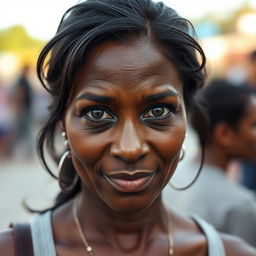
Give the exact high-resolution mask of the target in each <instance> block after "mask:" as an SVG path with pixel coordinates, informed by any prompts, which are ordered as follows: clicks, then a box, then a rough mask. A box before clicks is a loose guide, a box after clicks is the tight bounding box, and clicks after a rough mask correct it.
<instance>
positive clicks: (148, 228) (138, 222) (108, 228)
mask: <svg viewBox="0 0 256 256" xmlns="http://www.w3.org/2000/svg"><path fill="white" fill-rule="evenodd" d="M77 207H78V208H77V211H78V218H79V220H80V224H81V227H82V229H83V230H84V231H85V233H86V235H87V237H88V238H90V236H91V237H94V238H95V237H96V239H98V240H102V241H103V240H104V241H106V237H108V241H109V242H110V243H111V244H112V245H115V246H116V247H117V248H118V249H121V250H123V251H131V250H137V249H138V248H141V247H142V246H143V244H144V245H146V241H149V240H150V239H151V238H152V237H153V235H154V234H155V232H161V233H163V232H164V233H167V232H168V228H167V223H168V219H167V218H168V216H167V214H166V212H165V208H164V206H163V204H162V200H161V198H158V199H156V201H155V202H154V203H153V204H152V205H151V206H150V207H149V208H148V209H146V210H143V211H139V212H130V213H119V212H116V211H114V210H112V209H111V208H110V207H108V206H107V205H106V204H104V203H103V202H102V201H101V199H99V198H97V197H96V196H95V195H93V194H92V193H91V192H90V191H88V190H87V189H85V188H83V190H82V194H81V195H80V198H79V201H78V204H77ZM91 234H92V235H91Z"/></svg>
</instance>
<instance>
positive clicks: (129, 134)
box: [110, 120, 150, 163]
mask: <svg viewBox="0 0 256 256" xmlns="http://www.w3.org/2000/svg"><path fill="white" fill-rule="evenodd" d="M110 151H111V152H110V153H111V154H112V155H113V156H115V157H117V158H119V159H122V160H124V161H125V162H128V163H131V162H135V161H137V160H138V159H140V158H142V157H143V156H145V155H146V154H148V153H149V151H150V147H149V145H148V144H147V143H146V140H145V136H144V135H143V132H142V131H140V129H139V127H138V126H137V127H136V125H135V124H134V123H133V121H132V120H129V121H127V122H125V123H124V124H123V126H122V128H121V127H120V131H117V134H116V137H115V141H114V143H113V144H112V146H111V149H110Z"/></svg>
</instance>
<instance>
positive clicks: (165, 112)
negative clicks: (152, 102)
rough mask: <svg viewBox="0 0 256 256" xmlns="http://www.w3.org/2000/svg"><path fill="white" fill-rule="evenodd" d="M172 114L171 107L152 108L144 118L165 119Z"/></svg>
mask: <svg viewBox="0 0 256 256" xmlns="http://www.w3.org/2000/svg"><path fill="white" fill-rule="evenodd" d="M170 113H171V109H170V107H166V106H154V107H152V108H150V109H149V110H148V111H147V112H146V113H145V114H144V117H146V118H151V117H152V118H164V117H167V116H169V114H170Z"/></svg>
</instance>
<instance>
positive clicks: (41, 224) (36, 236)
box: [30, 211, 56, 256]
mask: <svg viewBox="0 0 256 256" xmlns="http://www.w3.org/2000/svg"><path fill="white" fill-rule="evenodd" d="M30 227H31V234H32V241H33V247H34V256H56V250H55V245H54V240H53V235H52V223H51V212H50V211H48V212H46V213H45V214H42V215H39V216H36V217H34V218H32V220H31V222H30Z"/></svg>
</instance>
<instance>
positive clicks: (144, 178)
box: [104, 170, 156, 192]
mask: <svg viewBox="0 0 256 256" xmlns="http://www.w3.org/2000/svg"><path fill="white" fill-rule="evenodd" d="M155 174H156V172H155V171H139V170H136V171H133V172H132V173H131V172H129V171H121V172H114V173H110V174H108V175H104V177H105V179H106V180H107V181H108V182H109V184H110V185H111V186H112V187H114V188H115V189H116V190H118V191H120V192H140V191H142V190H144V189H146V188H147V187H148V186H149V184H150V182H151V181H152V179H153V177H154V176H155Z"/></svg>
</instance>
